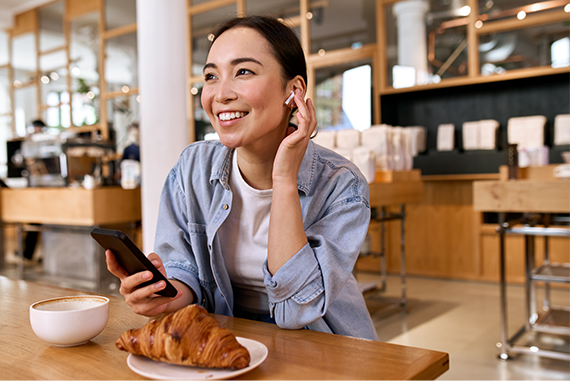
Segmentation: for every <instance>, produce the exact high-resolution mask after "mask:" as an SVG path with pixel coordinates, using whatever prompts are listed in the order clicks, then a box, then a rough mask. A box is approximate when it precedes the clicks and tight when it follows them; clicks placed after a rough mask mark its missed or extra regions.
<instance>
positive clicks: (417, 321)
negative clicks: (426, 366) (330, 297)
mask: <svg viewBox="0 0 570 381" xmlns="http://www.w3.org/2000/svg"><path fill="white" fill-rule="evenodd" d="M357 278H358V280H359V281H361V282H367V281H373V280H375V279H376V278H377V277H376V276H371V275H367V274H359V275H358V277H357ZM407 294H408V304H407V305H408V311H407V313H406V314H402V313H401V312H400V310H399V309H393V308H392V309H390V308H388V309H387V308H386V307H387V306H388V307H389V305H387V304H386V302H387V301H390V300H391V301H396V300H398V299H397V298H398V297H399V295H401V294H400V279H399V277H396V276H389V277H388V280H387V287H386V291H385V292H383V293H379V294H376V295H369V296H368V297H367V302H368V306H369V309H370V312H371V315H372V318H373V320H374V323H375V325H376V328H377V330H378V334H379V336H380V339H381V340H383V341H387V342H390V343H395V344H402V345H410V346H415V347H422V348H427V349H433V350H438V351H442V352H447V353H449V357H450V369H449V371H448V372H446V373H445V374H444V375H443V376H441V377H440V379H442V380H545V379H550V380H554V379H559V380H569V379H570V362H568V361H562V360H552V359H546V358H540V357H536V356H532V355H518V357H516V358H514V359H512V360H507V361H503V360H499V359H498V358H497V355H498V354H499V350H498V349H497V347H496V343H497V342H498V341H500V335H501V331H500V298H499V286H498V285H497V284H495V283H482V282H466V281H450V280H439V279H433V278H418V277H408V278H407ZM539 295H540V292H539ZM507 297H508V311H509V315H508V316H509V319H508V324H509V337H510V336H511V335H512V334H513V333H514V332H516V331H517V330H518V329H519V328H520V327H522V326H523V323H524V318H523V316H524V308H525V307H524V306H525V303H524V288H523V286H509V287H508V291H507ZM551 300H552V302H553V304H554V305H563V306H570V291H569V290H568V289H564V290H561V289H557V290H554V291H553V292H552V295H551ZM564 345H566V346H567V347H568V346H570V343H569V342H568V340H566V341H565V343H564ZM569 349H570V348H569Z"/></svg>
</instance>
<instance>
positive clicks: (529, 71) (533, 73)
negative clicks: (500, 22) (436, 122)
mask: <svg viewBox="0 0 570 381" xmlns="http://www.w3.org/2000/svg"><path fill="white" fill-rule="evenodd" d="M563 73H570V67H562V68H552V67H550V66H541V67H534V68H525V69H518V70H510V71H507V72H506V73H504V74H494V75H489V76H477V77H467V76H465V77H456V78H448V79H443V80H442V81H441V82H440V83H431V84H428V85H422V86H412V87H405V88H401V89H395V88H393V87H387V88H385V89H383V90H381V91H380V95H381V96H382V95H391V94H403V93H412V92H417V91H425V90H435V89H444V88H449V87H458V86H469V85H479V84H484V83H493V82H501V81H510V80H514V79H523V78H533V77H544V76H547V75H555V74H563Z"/></svg>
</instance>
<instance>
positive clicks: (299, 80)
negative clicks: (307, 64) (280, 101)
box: [287, 75, 307, 98]
mask: <svg viewBox="0 0 570 381" xmlns="http://www.w3.org/2000/svg"><path fill="white" fill-rule="evenodd" d="M291 90H293V91H294V92H295V94H296V93H297V91H299V90H300V91H301V94H302V97H303V98H304V97H305V95H306V91H307V84H306V83H305V80H304V79H303V77H301V76H300V75H298V76H296V77H295V78H293V79H292V80H290V81H289V83H288V84H287V92H288V93H289V92H291Z"/></svg>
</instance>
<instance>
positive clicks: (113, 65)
mask: <svg viewBox="0 0 570 381" xmlns="http://www.w3.org/2000/svg"><path fill="white" fill-rule="evenodd" d="M105 57H106V58H105V81H106V83H107V92H113V91H122V92H124V93H128V92H129V91H130V90H131V89H134V88H136V87H137V86H138V61H137V34H136V33H129V34H125V35H122V36H118V37H115V38H111V39H108V40H106V41H105Z"/></svg>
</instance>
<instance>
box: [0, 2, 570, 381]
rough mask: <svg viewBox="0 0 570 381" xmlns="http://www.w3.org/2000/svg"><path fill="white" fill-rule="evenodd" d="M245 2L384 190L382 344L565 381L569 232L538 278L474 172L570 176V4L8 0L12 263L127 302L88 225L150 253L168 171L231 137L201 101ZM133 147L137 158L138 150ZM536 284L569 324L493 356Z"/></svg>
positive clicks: (2, 198) (2, 61) (379, 267)
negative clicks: (291, 38) (286, 41)
mask: <svg viewBox="0 0 570 381" xmlns="http://www.w3.org/2000/svg"><path fill="white" fill-rule="evenodd" d="M240 14H267V15H272V16H276V17H280V18H282V19H283V22H284V23H286V24H287V25H289V26H291V27H292V28H293V30H294V31H295V33H296V34H297V36H298V37H299V39H300V41H301V43H302V46H303V48H304V50H305V52H306V55H307V61H308V69H309V73H308V74H309V88H308V96H309V97H311V98H313V99H315V104H316V109H317V118H318V128H319V134H318V135H317V137H316V138H315V140H316V141H317V142H318V143H320V144H322V145H325V146H328V147H330V148H331V149H334V150H336V151H338V152H339V153H341V154H343V155H346V156H347V157H349V158H350V159H351V160H353V161H354V162H355V163H356V164H357V165H359V167H360V168H361V169H362V171H363V173H365V175H366V176H367V178H368V179H369V182H370V186H371V193H374V194H376V193H378V194H377V195H376V196H374V197H376V198H377V199H378V201H376V204H377V206H376V207H375V208H374V213H373V218H372V221H371V225H370V230H369V236H368V238H367V241H366V242H365V245H364V246H363V249H362V255H361V258H359V261H358V263H357V265H356V268H355V274H356V277H357V279H358V280H359V282H360V283H361V284H362V286H363V292H365V296H366V299H367V303H368V306H369V309H370V312H371V314H372V316H373V319H374V322H375V325H376V327H377V330H378V334H379V336H380V338H381V339H382V340H383V341H388V342H392V343H400V344H405V345H413V346H419V347H424V348H428V349H434V350H440V351H444V352H448V353H449V354H450V364H451V365H450V370H449V371H448V372H447V373H445V374H444V375H443V376H442V377H441V378H442V379H545V378H547V379H569V378H570V365H569V364H570V362H569V361H570V357H569V356H570V354H569V353H570V344H569V338H570V334H569V327H568V326H570V317H569V316H570V315H569V313H568V311H569V307H568V306H569V305H570V298H569V289H568V287H567V286H568V282H569V279H570V277H569V276H568V275H569V272H568V271H567V270H568V266H567V265H565V264H567V263H569V262H570V244H569V240H568V234H566V235H564V234H563V235H562V236H553V237H548V236H537V237H536V242H535V246H536V253H533V255H534V254H536V258H537V259H536V263H537V265H540V263H541V261H544V258H545V252H546V251H548V253H549V257H547V258H549V259H547V260H548V261H550V262H553V263H559V264H561V266H560V267H561V268H562V270H563V272H562V276H557V277H554V278H552V279H550V278H547V279H542V278H541V279H539V281H538V282H537V281H536V280H535V279H533V278H532V276H531V275H529V272H528V271H526V270H525V242H526V243H527V244H528V242H529V241H528V240H527V239H526V238H525V237H523V236H522V235H516V234H512V235H509V234H507V235H506V237H505V242H506V244H505V246H504V251H503V252H501V242H502V237H503V236H501V235H500V234H498V233H497V226H498V223H499V221H500V220H501V218H503V216H504V215H503V214H501V213H500V212H501V210H499V209H496V210H493V209H492V208H491V209H489V208H479V207H478V206H477V203H478V199H477V197H476V196H477V192H476V189H477V186H479V184H477V183H490V182H493V181H509V179H513V176H514V177H518V178H519V180H518V181H520V180H523V179H524V178H525V177H526V178H528V179H530V180H532V179H534V177H536V179H538V180H547V181H552V182H564V181H567V179H568V177H570V175H569V172H568V167H567V166H565V165H564V163H565V160H564V159H565V158H564V156H565V152H568V151H570V130H569V129H570V121H569V117H570V115H569V114H570V99H569V98H570V84H569V82H570V81H569V78H570V76H569V73H570V3H568V2H567V0H549V1H539V2H533V1H527V0H404V1H395V0H351V1H346V0H313V1H309V0H274V1H262V0H211V1H200V0H188V1H184V0H169V1H152V0H139V1H135V0H89V1H87V0H55V1H49V0H48V1H46V0H0V179H2V180H3V182H4V183H5V184H6V185H7V187H5V188H3V189H2V192H1V193H0V216H1V218H2V221H1V223H2V225H1V226H2V229H0V232H1V233H0V238H1V239H2V245H0V246H1V248H0V254H2V255H0V274H2V275H3V276H8V277H12V278H23V279H26V280H32V281H36V282H45V283H52V284H58V285H63V286H66V287H73V288H79V289H84V290H86V291H95V292H100V293H106V294H117V283H116V282H115V280H114V279H113V278H112V276H111V275H110V274H108V273H107V272H106V269H105V267H104V263H103V261H102V252H101V249H100V248H99V247H98V246H97V244H96V243H95V242H94V241H93V240H92V239H91V237H90V236H89V231H90V228H91V227H92V226H110V227H116V228H121V229H122V230H125V231H126V232H128V233H129V235H130V236H131V237H132V238H133V240H134V241H135V242H136V243H137V245H138V246H139V247H141V248H142V249H143V251H144V252H147V253H148V252H149V251H150V250H151V248H152V242H153V235H154V228H153V226H154V225H155V222H156V213H157V210H156V209H157V203H158V196H159V193H160V189H161V186H162V183H163V180H164V178H165V176H166V173H167V172H168V170H169V169H170V168H171V167H172V165H173V164H174V162H175V161H176V159H177V157H178V155H179V154H180V152H181V151H182V149H183V148H184V147H185V146H186V145H187V144H189V143H191V142H192V141H195V140H201V139H215V138H216V136H215V131H213V129H212V128H211V125H210V124H209V122H208V119H207V116H206V114H205V112H204V111H203V110H202V108H201V105H200V92H201V87H202V86H203V77H202V75H201V73H202V67H203V65H204V63H205V59H206V54H207V47H208V44H209V38H210V33H211V32H212V29H213V28H214V27H215V25H216V24H218V23H219V22H221V21H222V20H224V19H226V18H228V17H232V16H235V15H240ZM164 20H168V22H165V21H164ZM37 119H40V120H43V121H44V122H45V124H46V126H45V127H44V128H43V129H42V131H41V132H39V133H37V132H36V133H34V127H33V125H32V121H34V120H37ZM513 143H516V144H518V145H517V146H512V145H511V146H509V145H508V144H513ZM132 144H135V145H138V146H140V152H141V158H142V159H141V163H142V165H141V164H139V162H137V161H136V160H135V161H133V160H129V158H127V160H126V163H125V160H123V152H124V151H125V148H126V147H127V146H129V145H132ZM513 149H514V151H513ZM509 154H510V155H511V156H508V155H509ZM566 155H570V153H568V154H566ZM513 157H514V159H513ZM513 160H514V162H513ZM566 160H568V161H570V157H566ZM513 168H514V169H513ZM513 171H514V172H513ZM513 173H514V174H513ZM511 181H512V180H511ZM547 184H548V183H547ZM484 185H485V184H482V185H481V186H484ZM375 186H378V188H373V187H375ZM547 188H548V186H547ZM373 189H377V190H374V191H373ZM564 189H566V188H564ZM26 192H29V193H26ZM392 193H393V195H392ZM391 195H392V196H394V195H395V196H394V201H393V202H392V203H391V204H390V205H383V204H382V202H383V201H382V200H383V199H386V198H389V197H392V196H391ZM406 195H408V196H409V197H407V196H406ZM563 196H567V198H568V199H570V193H566V194H565V195H564V194H563ZM537 197H538V198H540V197H541V194H540V193H539V194H538V195H537ZM563 198H564V197H563ZM564 203H565V204H567V203H568V200H562V201H561V204H564ZM530 211H531V212H535V211H534V210H530ZM547 212H551V211H550V210H549V211H547ZM513 216H514V217H517V218H518V217H521V216H524V215H523V214H521V213H518V214H513V213H509V214H508V215H507V217H513ZM548 217H549V218H550V219H551V222H550V224H549V223H548V222H545V221H543V220H541V221H540V222H539V226H546V225H551V226H555V227H556V226H558V225H560V226H564V225H565V224H566V223H567V222H568V207H566V209H564V207H562V208H561V210H560V211H558V213H552V214H548ZM35 232H39V235H38V236H37V244H36V248H35V251H34V253H33V257H32V258H31V259H24V258H21V257H20V256H21V255H22V254H21V253H20V252H21V251H22V252H23V246H19V245H20V243H23V242H24V241H25V237H26V236H27V235H30V236H34V235H35V234H36V233H35ZM545 237H547V238H545ZM546 247H548V249H546ZM503 255H504V256H505V257H503ZM500 257H503V258H506V265H505V267H504V268H501V266H500V262H499V258H500ZM502 269H503V270H504V273H505V283H501V281H500V276H501V271H502ZM502 285H504V286H505V289H506V299H501V290H502V288H501V287H502ZM529 285H530V286H529ZM534 287H536V291H537V292H536V295H535V294H533V295H535V296H533V300H532V302H533V303H535V304H536V305H537V306H538V307H536V308H535V309H538V310H539V312H540V313H544V312H545V310H550V309H553V307H552V308H550V307H551V306H554V305H560V306H561V307H560V310H561V311H562V315H561V318H560V320H559V321H558V322H557V323H561V325H562V326H565V327H562V328H559V329H558V330H556V331H555V334H553V336H548V335H550V333H549V332H546V333H544V332H539V333H536V332H533V331H532V330H529V332H526V333H525V335H526V334H528V335H530V338H528V339H525V340H527V341H528V343H526V344H524V343H523V344H521V345H520V348H523V347H524V348H523V349H521V350H520V351H517V350H516V348H515V347H516V346H515V345H514V343H513V345H512V347H511V348H509V349H510V350H512V352H513V353H510V354H509V355H510V357H511V358H510V359H509V360H502V359H499V355H503V356H504V355H505V350H504V347H505V345H506V344H505V341H504V337H505V335H507V336H510V335H512V334H514V332H515V331H516V328H517V327H518V326H525V325H527V326H528V323H525V320H526V319H527V314H528V308H530V307H528V301H527V299H528V298H527V297H526V295H527V294H528V292H527V291H528V290H529V289H534ZM547 290H548V291H549V293H550V296H549V298H547V297H546V296H545V295H546V291H547ZM534 299H536V300H534ZM504 303H506V305H508V309H507V310H506V311H507V312H506V315H504V316H503V315H501V311H502V309H501V308H502V306H504V305H505V304H504ZM548 303H550V305H547V304H548ZM533 308H534V307H533ZM546 312H548V311H546ZM503 317H504V320H503ZM505 321H506V322H507V323H508V330H507V332H506V333H505V332H504V331H503V330H502V329H503V322H505ZM502 335H503V340H502V339H501V337H502ZM543 336H544V337H543ZM532 340H538V341H541V344H540V345H547V344H548V345H549V346H550V347H549V349H548V350H546V351H547V352H549V353H550V354H552V353H560V355H550V356H541V355H540V354H541V353H542V351H543V350H542V348H541V349H540V350H539V347H540V345H539V344H536V345H535V344H533V343H531V341H532ZM529 343H530V344H529ZM545 343H547V344H545ZM520 348H519V349H520ZM537 352H538V353H537Z"/></svg>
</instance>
